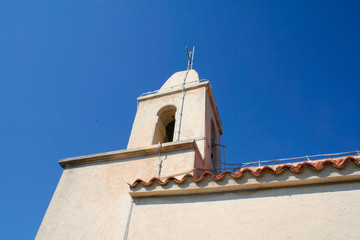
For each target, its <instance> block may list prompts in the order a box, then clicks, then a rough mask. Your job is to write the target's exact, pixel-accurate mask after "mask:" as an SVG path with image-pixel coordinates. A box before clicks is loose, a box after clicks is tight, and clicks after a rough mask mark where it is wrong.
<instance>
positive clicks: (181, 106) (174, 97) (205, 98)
mask: <svg viewBox="0 0 360 240" xmlns="http://www.w3.org/2000/svg"><path fill="white" fill-rule="evenodd" d="M137 101H138V109H137V113H136V116H135V120H134V123H133V127H132V131H131V135H130V139H129V142H128V146H127V149H133V148H141V147H147V146H151V145H155V144H159V146H167V145H172V146H173V148H174V151H176V146H177V144H179V143H182V142H184V141H193V142H194V144H195V148H197V149H198V153H199V154H198V155H199V156H198V157H199V158H201V161H195V163H192V164H193V167H194V168H196V171H194V173H197V174H195V175H198V174H200V173H201V172H203V171H205V170H208V171H213V172H215V173H216V172H218V171H220V168H221V163H220V148H219V144H220V136H221V135H222V133H223V131H222V126H221V121H220V117H219V113H218V110H217V107H216V104H215V99H214V96H213V93H212V90H211V86H210V83H209V81H208V80H200V79H199V75H198V73H197V72H196V71H195V70H194V69H188V70H185V71H180V72H176V73H174V74H173V75H172V76H171V77H170V78H169V79H168V80H167V81H166V82H165V83H164V84H163V86H162V87H161V88H160V89H159V90H157V91H153V92H149V93H144V94H142V95H141V96H140V97H139V98H138V99H137ZM200 162H201V164H200ZM189 167H190V166H189ZM174 174H175V173H174Z"/></svg>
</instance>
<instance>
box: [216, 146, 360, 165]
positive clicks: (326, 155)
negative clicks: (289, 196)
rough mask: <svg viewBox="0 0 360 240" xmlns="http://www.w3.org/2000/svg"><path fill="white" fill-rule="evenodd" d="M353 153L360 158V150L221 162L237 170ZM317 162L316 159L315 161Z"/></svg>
mask: <svg viewBox="0 0 360 240" xmlns="http://www.w3.org/2000/svg"><path fill="white" fill-rule="evenodd" d="M352 153H356V154H357V155H359V156H360V152H359V150H355V151H351V152H341V153H327V154H316V155H310V156H309V155H305V156H303V157H292V158H279V159H271V160H262V161H256V162H247V163H241V162H238V163H225V162H222V161H219V162H221V163H222V164H223V165H224V166H225V168H224V169H237V168H240V167H244V166H249V165H254V164H259V166H261V164H262V163H269V162H286V161H291V160H299V159H306V160H307V161H312V160H311V159H310V158H318V157H333V156H339V155H345V154H352ZM313 160H315V159H313ZM227 166H237V167H235V168H231V167H227Z"/></svg>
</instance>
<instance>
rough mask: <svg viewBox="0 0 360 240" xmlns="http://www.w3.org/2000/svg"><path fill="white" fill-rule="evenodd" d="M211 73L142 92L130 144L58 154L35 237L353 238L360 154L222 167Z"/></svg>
mask: <svg viewBox="0 0 360 240" xmlns="http://www.w3.org/2000/svg"><path fill="white" fill-rule="evenodd" d="M222 134H223V130H222V125H221V120H220V116H219V112H218V110H217V107H216V103H215V99H214V96H213V93H212V89H211V86H210V83H209V81H208V80H201V79H199V76H198V73H197V72H196V71H195V70H193V69H188V70H186V71H181V72H177V73H175V74H173V75H172V76H171V77H170V78H169V79H168V80H167V81H166V82H165V83H164V85H163V86H162V87H161V88H160V89H159V90H158V91H154V92H151V93H148V94H143V95H142V96H140V97H139V98H138V109H137V113H136V116H135V120H134V123H133V127H132V131H131V135H130V139H129V142H128V146H127V149H125V150H119V151H112V152H106V153H100V154H93V155H86V156H80V157H74V158H67V159H62V160H60V161H59V163H60V165H61V166H62V167H63V168H64V171H63V174H62V176H61V179H60V181H59V183H58V186H57V188H56V191H55V193H54V195H53V197H52V200H51V202H50V205H49V207H48V209H47V212H46V214H45V216H44V219H43V221H42V223H41V226H40V228H39V231H38V234H37V236H36V239H189V238H205V239H218V238H224V239H227V238H232V239H359V238H360V230H359V228H358V227H357V223H358V222H359V221H360V214H358V213H359V212H360V158H359V156H345V157H340V158H331V159H330V158H329V159H322V160H317V161H305V162H298V163H288V164H280V165H269V166H263V167H253V168H243V169H239V171H236V172H228V171H225V172H221V157H220V147H221V143H220V137H221V135H222Z"/></svg>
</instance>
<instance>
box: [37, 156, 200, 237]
mask: <svg viewBox="0 0 360 240" xmlns="http://www.w3.org/2000/svg"><path fill="white" fill-rule="evenodd" d="M161 159H162V160H163V162H162V166H163V167H162V171H161V176H166V175H171V174H174V173H177V172H184V171H188V170H190V169H192V168H193V167H194V159H195V151H194V149H189V150H182V151H176V152H171V153H166V154H165V153H163V154H162V157H161ZM157 164H158V156H157V155H152V156H144V157H137V158H129V159H123V160H119V161H112V162H107V163H106V162H105V163H95V164H91V165H81V166H78V167H70V168H65V169H64V172H63V174H62V176H61V179H60V181H59V184H58V186H57V188H56V191H55V193H54V195H53V198H52V200H51V203H50V205H49V207H48V210H47V212H46V214H45V216H44V219H43V221H42V224H41V226H40V229H39V231H38V234H37V236H36V239H45V240H48V239H122V238H123V235H124V230H125V224H126V219H127V216H128V211H129V206H130V200H131V198H130V196H129V187H128V185H127V183H131V182H133V181H135V179H137V178H142V179H147V180H149V179H151V178H152V177H154V176H155V175H156V170H157Z"/></svg>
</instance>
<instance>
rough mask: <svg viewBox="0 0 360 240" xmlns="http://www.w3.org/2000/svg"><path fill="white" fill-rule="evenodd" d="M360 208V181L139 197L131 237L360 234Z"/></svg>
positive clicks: (340, 236) (330, 236)
mask: <svg viewBox="0 0 360 240" xmlns="http://www.w3.org/2000/svg"><path fill="white" fill-rule="evenodd" d="M359 212H360V183H359V182H346V183H334V184H321V185H308V186H304V187H285V188H275V189H262V190H261V189H258V190H247V191H246V190H244V191H237V192H222V193H213V194H197V195H185V196H172V197H149V198H137V199H135V206H134V209H133V215H132V218H131V224H130V230H129V238H128V239H131V240H135V239H174V240H176V239H193V238H201V239H247V240H251V239H254V240H255V239H256V240H259V239H264V240H265V239H299V240H300V239H301V240H303V239H326V240H333V239H334V240H335V239H360V230H359V226H358V223H359V221H360V214H359Z"/></svg>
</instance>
